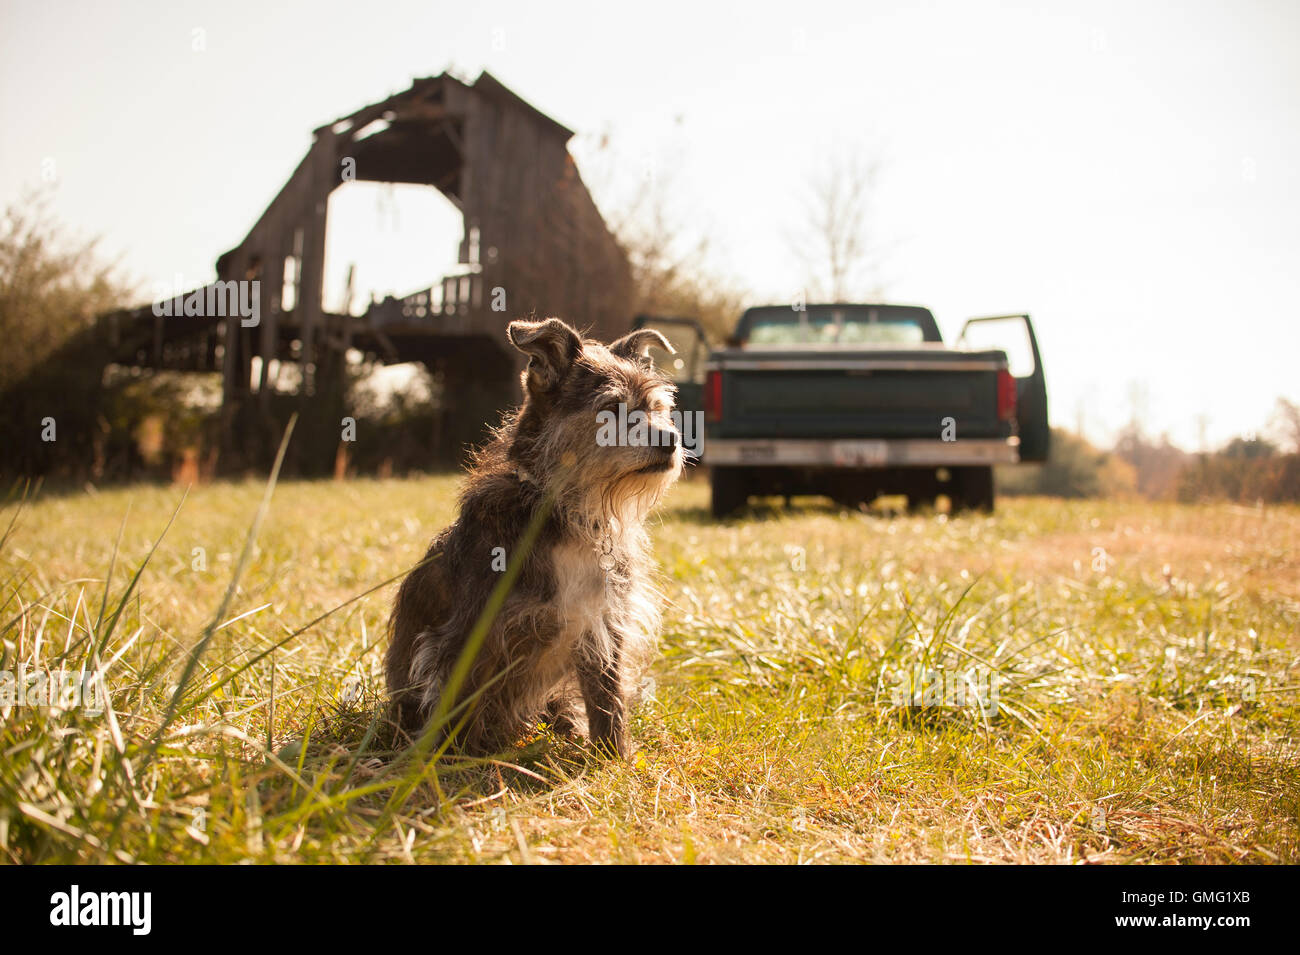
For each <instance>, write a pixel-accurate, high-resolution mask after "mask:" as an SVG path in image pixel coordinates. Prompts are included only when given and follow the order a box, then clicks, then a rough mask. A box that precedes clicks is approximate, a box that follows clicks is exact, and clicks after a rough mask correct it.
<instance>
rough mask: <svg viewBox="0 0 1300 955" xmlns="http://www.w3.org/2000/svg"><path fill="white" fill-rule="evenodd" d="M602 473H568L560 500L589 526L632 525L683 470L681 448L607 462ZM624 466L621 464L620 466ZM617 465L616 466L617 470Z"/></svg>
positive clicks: (561, 488)
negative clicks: (648, 457)
mask: <svg viewBox="0 0 1300 955" xmlns="http://www.w3.org/2000/svg"><path fill="white" fill-rule="evenodd" d="M607 464H608V465H611V466H609V467H608V468H607V469H606V470H603V471H602V472H601V473H600V474H593V473H592V472H591V471H590V470H587V471H581V470H579V471H577V472H571V473H569V474H565V475H564V477H563V478H562V479H561V481H560V482H559V483H560V485H561V486H560V487H558V488H556V491H557V494H556V497H557V500H558V501H560V502H561V503H562V505H565V506H567V507H568V508H569V509H570V510H571V511H573V512H575V513H577V514H579V515H581V517H582V518H583V520H584V522H585V523H587V524H590V525H596V524H605V523H608V522H609V521H611V520H613V521H616V522H618V523H620V524H622V525H623V526H632V525H634V524H639V523H641V522H642V521H644V520H645V518H646V515H648V514H649V513H650V510H651V508H653V507H654V506H655V505H656V504H657V503H658V502H659V500H660V499H661V498H662V497H663V495H664V492H665V491H667V490H668V488H670V487H671V486H672V485H673V483H674V482H675V481H676V480H677V478H678V477H679V476H680V475H681V471H682V454H681V452H680V450H679V451H676V452H674V453H673V454H671V455H665V456H663V457H662V458H659V459H656V460H652V461H649V462H647V461H645V460H643V459H642V460H633V461H630V462H607ZM620 465H621V466H620ZM616 468H617V469H616Z"/></svg>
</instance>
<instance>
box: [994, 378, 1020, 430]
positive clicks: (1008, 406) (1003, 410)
mask: <svg viewBox="0 0 1300 955" xmlns="http://www.w3.org/2000/svg"><path fill="white" fill-rule="evenodd" d="M1015 416H1016V379H1014V378H1012V377H1011V372H1009V371H1007V370H1006V369H1005V368H1002V369H999V371H998V420H999V421H1010V420H1012V419H1013V418H1014V417H1015Z"/></svg>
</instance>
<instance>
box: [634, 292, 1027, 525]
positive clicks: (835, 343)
mask: <svg viewBox="0 0 1300 955" xmlns="http://www.w3.org/2000/svg"><path fill="white" fill-rule="evenodd" d="M636 325H637V326H638V327H640V326H650V327H654V328H657V329H658V330H659V331H661V332H663V333H664V335H665V336H666V337H667V338H668V339H669V340H670V341H671V342H672V343H673V345H674V346H675V348H676V354H675V355H673V356H666V359H661V361H662V362H664V369H665V371H667V372H668V374H669V375H670V376H671V377H673V378H674V379H675V381H676V383H677V386H678V407H679V408H681V409H682V410H683V411H688V412H689V411H694V410H696V409H700V410H702V412H703V418H704V422H705V429H704V441H703V443H702V446H701V457H702V460H703V463H704V464H706V465H708V467H709V471H710V478H709V479H710V484H711V489H712V498H713V504H712V510H713V514H714V516H715V517H725V516H727V515H729V514H731V513H733V512H735V511H736V510H738V509H739V508H741V507H743V506H744V505H745V503H746V501H747V499H748V498H749V497H750V496H761V495H785V496H787V497H788V496H790V495H794V494H824V495H827V496H829V497H831V498H832V499H834V500H835V501H838V502H840V503H842V504H846V505H849V506H856V505H859V504H862V503H870V502H871V501H873V500H875V499H876V498H877V497H878V496H880V495H884V494H890V495H906V496H907V497H908V503H909V505H911V506H917V505H920V506H933V505H934V503H935V501H936V500H937V499H938V497H939V496H940V495H943V496H945V497H947V498H948V500H949V503H950V507H951V509H952V510H953V511H958V510H981V511H991V510H992V509H993V497H994V491H993V466H994V465H996V464H1010V463H1014V462H1017V461H1044V460H1046V458H1047V450H1048V440H1049V430H1048V420H1047V387H1046V383H1045V380H1044V377H1043V366H1042V360H1041V357H1040V355H1039V351H1038V341H1037V339H1036V337H1035V335H1034V328H1033V324H1032V323H1031V322H1030V320H1029V316H1028V315H1005V316H994V317H989V318H977V319H971V320H970V321H968V322H967V323H966V325H965V327H964V328H963V330H962V334H961V336H960V338H959V340H958V342H957V345H956V346H955V347H949V346H947V345H945V344H944V343H943V339H942V337H941V335H940V334H939V326H938V325H937V323H936V322H935V320H934V316H933V315H932V314H931V313H930V311H929V309H926V308H921V307H918V306H912V305H866V304H862V305H859V304H835V305H805V306H801V307H794V306H790V305H783V306H775V305H774V306H762V307H758V308H751V309H749V310H747V311H746V312H745V313H744V314H743V315H742V316H741V318H740V321H739V323H738V324H737V325H736V329H735V332H734V333H733V334H732V335H731V337H730V338H729V339H728V340H727V342H726V344H725V347H723V348H720V349H717V350H710V348H709V346H708V343H707V340H706V339H705V337H704V332H703V331H702V329H701V328H700V326H699V325H698V323H696V322H694V321H692V320H690V319H683V318H648V317H645V316H642V317H640V318H638V319H637V321H636Z"/></svg>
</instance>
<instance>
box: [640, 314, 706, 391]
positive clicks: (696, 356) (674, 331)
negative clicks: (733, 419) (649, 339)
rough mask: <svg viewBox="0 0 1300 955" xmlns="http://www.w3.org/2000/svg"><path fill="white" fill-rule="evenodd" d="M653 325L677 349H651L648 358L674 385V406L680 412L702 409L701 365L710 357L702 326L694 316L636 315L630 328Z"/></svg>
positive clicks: (703, 372) (702, 377)
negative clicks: (671, 353) (673, 350)
mask: <svg viewBox="0 0 1300 955" xmlns="http://www.w3.org/2000/svg"><path fill="white" fill-rule="evenodd" d="M638 328H653V329H654V330H655V331H657V332H659V333H660V334H661V335H663V336H664V338H666V339H668V341H669V343H670V344H671V345H672V346H673V348H675V349H676V350H677V353H676V354H674V355H670V354H668V353H667V352H665V351H664V350H663V349H661V348H651V349H650V357H652V358H653V359H654V360H655V364H656V365H658V366H659V369H660V370H661V371H662V372H663V373H664V374H665V375H667V376H668V377H669V378H670V379H672V382H673V384H675V385H676V386H677V407H678V409H679V410H680V411H682V412H683V413H685V412H694V411H703V409H704V375H705V371H704V364H705V362H706V361H708V358H709V341H708V339H707V338H706V337H705V335H704V328H703V327H702V326H701V325H700V323H699V322H698V321H696V320H695V319H693V318H662V317H659V316H656V315H638V316H637V317H636V320H635V321H633V322H632V329H633V330H634V331H635V330H636V329H638Z"/></svg>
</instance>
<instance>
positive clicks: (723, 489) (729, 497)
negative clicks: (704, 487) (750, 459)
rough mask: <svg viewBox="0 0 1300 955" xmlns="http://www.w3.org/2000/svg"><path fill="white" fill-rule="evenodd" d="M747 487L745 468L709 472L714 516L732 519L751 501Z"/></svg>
mask: <svg viewBox="0 0 1300 955" xmlns="http://www.w3.org/2000/svg"><path fill="white" fill-rule="evenodd" d="M747 485H748V482H747V481H746V480H745V471H744V469H743V468H712V469H711V470H710V471H709V490H710V491H711V492H712V505H711V506H712V510H713V516H714V517H716V518H723V517H730V516H731V515H732V514H734V513H735V512H736V511H738V510H740V509H741V508H742V507H744V506H745V501H746V500H748V499H749V491H748V487H747Z"/></svg>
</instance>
